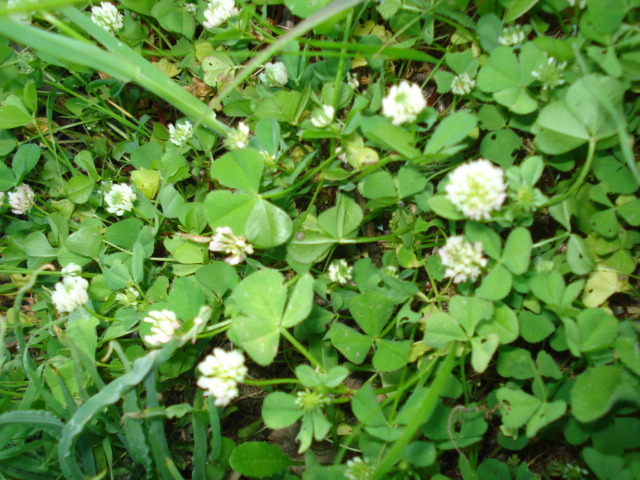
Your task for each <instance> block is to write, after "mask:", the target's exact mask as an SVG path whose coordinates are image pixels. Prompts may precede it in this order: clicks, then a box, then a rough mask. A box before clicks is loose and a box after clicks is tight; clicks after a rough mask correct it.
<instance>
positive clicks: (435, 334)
mask: <svg viewBox="0 0 640 480" xmlns="http://www.w3.org/2000/svg"><path fill="white" fill-rule="evenodd" d="M466 340H467V336H466V335H465V333H464V330H462V327H460V325H458V322H456V321H455V320H454V318H453V317H452V316H451V315H449V314H447V313H442V312H438V313H434V314H433V315H431V316H430V317H429V318H427V324H426V326H425V329H424V343H425V344H427V345H428V346H430V347H434V348H441V347H444V346H445V345H447V344H448V343H449V342H454V341H459V342H464V341H466Z"/></svg>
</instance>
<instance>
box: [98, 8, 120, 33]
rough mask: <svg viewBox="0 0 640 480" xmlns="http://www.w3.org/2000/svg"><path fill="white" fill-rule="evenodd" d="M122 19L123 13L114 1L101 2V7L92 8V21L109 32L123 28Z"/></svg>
mask: <svg viewBox="0 0 640 480" xmlns="http://www.w3.org/2000/svg"><path fill="white" fill-rule="evenodd" d="M122 19H123V17H122V14H121V13H120V12H118V9H117V8H116V7H115V5H113V4H112V3H109V2H101V3H100V6H99V7H92V8H91V21H92V22H93V23H95V24H96V25H98V26H99V27H101V28H103V29H104V30H106V31H107V32H109V33H114V32H115V31H117V30H120V29H121V28H122V26H123V23H122Z"/></svg>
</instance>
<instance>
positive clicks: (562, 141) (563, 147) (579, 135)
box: [534, 101, 590, 155]
mask: <svg viewBox="0 0 640 480" xmlns="http://www.w3.org/2000/svg"><path fill="white" fill-rule="evenodd" d="M534 133H536V138H535V144H536V146H537V147H538V148H539V149H540V150H541V151H543V152H544V153H549V154H551V155H557V154H560V153H565V152H569V151H571V150H573V149H574V148H577V147H579V146H580V145H582V144H584V143H585V142H586V141H587V140H589V137H590V135H589V131H588V130H587V128H586V127H585V126H584V124H582V122H581V121H580V120H579V119H578V118H576V117H575V116H574V115H573V113H572V112H571V111H570V110H569V108H568V107H567V104H566V103H565V102H564V101H559V102H555V103H552V104H550V105H547V106H546V107H544V108H543V109H542V110H541V111H540V114H539V115H538V118H537V119H536V124H535V126H534Z"/></svg>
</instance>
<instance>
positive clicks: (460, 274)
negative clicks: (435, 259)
mask: <svg viewBox="0 0 640 480" xmlns="http://www.w3.org/2000/svg"><path fill="white" fill-rule="evenodd" d="M438 255H440V258H441V259H442V265H444V266H445V267H447V269H446V270H445V272H444V276H445V277H446V278H453V282H454V283H460V282H466V281H467V280H468V279H471V280H474V281H475V279H476V278H478V277H479V276H480V273H481V269H482V268H483V267H486V266H487V259H486V258H484V257H483V255H482V243H480V242H476V243H474V244H471V243H470V242H467V241H465V239H464V238H462V237H461V236H455V237H449V238H448V239H447V243H446V244H445V246H444V247H442V248H440V249H439V250H438Z"/></svg>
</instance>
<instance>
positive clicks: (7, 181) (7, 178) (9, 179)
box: [0, 130, 18, 192]
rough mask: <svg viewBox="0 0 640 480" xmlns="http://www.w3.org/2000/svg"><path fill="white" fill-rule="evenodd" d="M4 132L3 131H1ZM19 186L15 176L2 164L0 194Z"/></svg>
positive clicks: (0, 167)
mask: <svg viewBox="0 0 640 480" xmlns="http://www.w3.org/2000/svg"><path fill="white" fill-rule="evenodd" d="M0 132H2V130H0ZM17 184H18V181H17V180H16V177H15V175H14V174H13V172H12V171H11V169H10V168H9V167H7V166H6V165H5V164H4V162H0V192H3V191H5V190H9V189H10V188H13V187H15V186H16V185H17Z"/></svg>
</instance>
